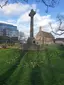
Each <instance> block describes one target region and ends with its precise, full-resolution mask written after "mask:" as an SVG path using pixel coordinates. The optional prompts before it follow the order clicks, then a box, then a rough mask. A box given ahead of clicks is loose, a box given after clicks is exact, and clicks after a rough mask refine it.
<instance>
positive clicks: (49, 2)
mask: <svg viewBox="0 0 64 85" xmlns="http://www.w3.org/2000/svg"><path fill="white" fill-rule="evenodd" d="M2 1H4V2H5V3H4V4H3V5H0V7H1V8H2V7H4V6H5V5H6V4H7V3H8V1H9V0H0V3H2ZM12 1H14V2H15V3H18V2H22V1H25V2H29V0H11V2H12ZM35 1H36V2H42V3H43V4H44V5H45V6H46V7H47V9H46V12H48V8H49V7H52V8H54V7H55V6H56V4H58V3H59V1H60V0H35Z"/></svg>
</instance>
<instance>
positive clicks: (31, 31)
mask: <svg viewBox="0 0 64 85" xmlns="http://www.w3.org/2000/svg"><path fill="white" fill-rule="evenodd" d="M35 14H36V12H35V11H34V10H33V9H32V10H31V12H30V14H29V16H30V18H31V21H30V37H34V35H33V22H34V21H33V18H34V15H35Z"/></svg>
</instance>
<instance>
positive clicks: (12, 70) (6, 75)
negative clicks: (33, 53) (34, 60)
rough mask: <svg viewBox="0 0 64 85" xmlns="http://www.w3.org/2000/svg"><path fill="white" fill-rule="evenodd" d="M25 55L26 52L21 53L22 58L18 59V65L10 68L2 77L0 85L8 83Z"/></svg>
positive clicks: (0, 77) (0, 76)
mask: <svg viewBox="0 0 64 85" xmlns="http://www.w3.org/2000/svg"><path fill="white" fill-rule="evenodd" d="M25 53H26V51H23V52H22V53H20V57H19V58H18V60H17V61H16V63H15V64H14V65H13V66H12V67H10V69H8V71H6V72H5V73H3V74H2V75H0V85H6V81H7V80H8V78H9V77H10V76H11V75H12V73H13V72H14V71H15V69H16V68H17V65H19V63H20V61H21V59H22V57H23V56H24V55H25Z"/></svg>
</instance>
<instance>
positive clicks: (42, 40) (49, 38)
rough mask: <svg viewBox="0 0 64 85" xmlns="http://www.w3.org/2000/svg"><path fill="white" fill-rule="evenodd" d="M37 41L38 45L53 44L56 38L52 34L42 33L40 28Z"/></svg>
mask: <svg viewBox="0 0 64 85" xmlns="http://www.w3.org/2000/svg"><path fill="white" fill-rule="evenodd" d="M36 41H37V42H38V44H53V43H54V37H53V35H52V34H51V33H48V32H44V31H42V30H41V27H40V29H39V32H38V33H37V34H36Z"/></svg>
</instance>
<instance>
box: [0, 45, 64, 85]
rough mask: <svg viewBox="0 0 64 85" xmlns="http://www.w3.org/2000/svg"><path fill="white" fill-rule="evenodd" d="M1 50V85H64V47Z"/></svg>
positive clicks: (50, 46) (51, 46)
mask: <svg viewBox="0 0 64 85" xmlns="http://www.w3.org/2000/svg"><path fill="white" fill-rule="evenodd" d="M44 48H45V49H44V50H43V51H42V50H41V51H28V52H22V51H20V50H18V49H5V50H4V49H1V50H0V85H64V46H59V45H48V46H44Z"/></svg>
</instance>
